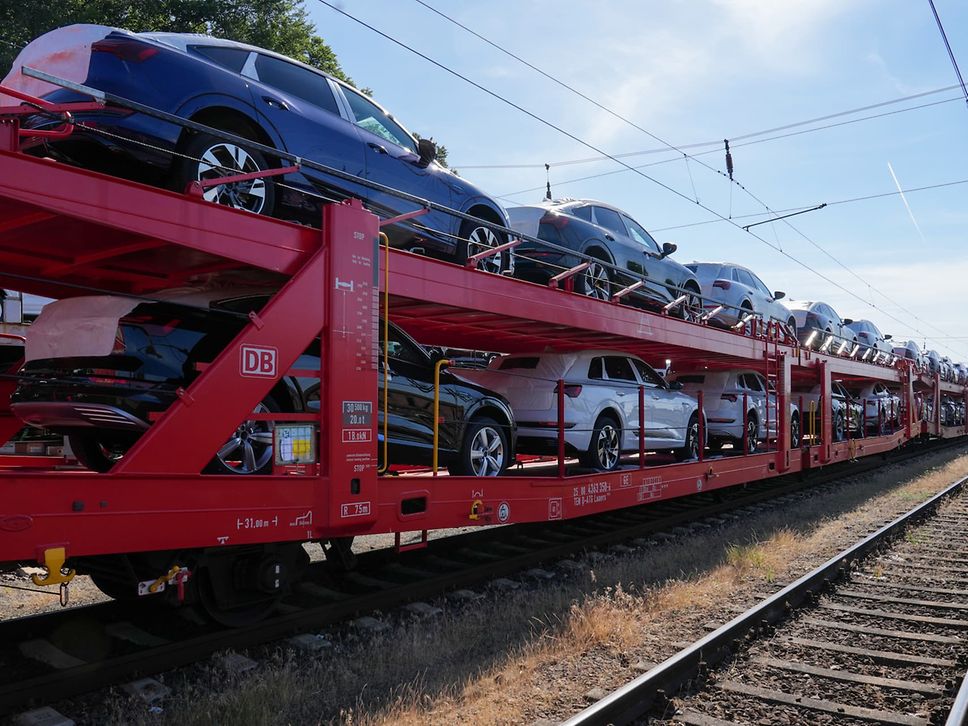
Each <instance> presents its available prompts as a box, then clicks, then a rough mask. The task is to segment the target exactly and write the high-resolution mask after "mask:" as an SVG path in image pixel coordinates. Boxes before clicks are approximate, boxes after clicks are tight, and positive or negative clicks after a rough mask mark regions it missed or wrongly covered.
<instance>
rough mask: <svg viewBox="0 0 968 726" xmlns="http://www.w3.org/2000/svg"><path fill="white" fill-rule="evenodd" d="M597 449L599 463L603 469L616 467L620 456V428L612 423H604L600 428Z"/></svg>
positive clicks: (596, 443)
mask: <svg viewBox="0 0 968 726" xmlns="http://www.w3.org/2000/svg"><path fill="white" fill-rule="evenodd" d="M595 451H596V453H597V455H598V463H599V464H600V465H601V467H602V468H603V469H614V468H615V465H616V464H617V463H618V456H619V446H618V429H616V428H615V426H614V425H612V424H611V423H605V424H603V425H602V427H601V428H600V429H599V430H598V439H597V440H596V441H595Z"/></svg>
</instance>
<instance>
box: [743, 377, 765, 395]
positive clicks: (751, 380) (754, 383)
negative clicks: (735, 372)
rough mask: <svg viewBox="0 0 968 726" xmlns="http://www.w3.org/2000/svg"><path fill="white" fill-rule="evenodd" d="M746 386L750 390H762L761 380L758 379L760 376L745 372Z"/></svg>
mask: <svg viewBox="0 0 968 726" xmlns="http://www.w3.org/2000/svg"><path fill="white" fill-rule="evenodd" d="M746 387H747V388H749V389H750V390H751V391H762V390H763V382H762V381H761V380H760V377H759V376H758V375H756V374H755V373H747V374H746Z"/></svg>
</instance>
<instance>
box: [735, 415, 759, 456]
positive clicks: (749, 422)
mask: <svg viewBox="0 0 968 726" xmlns="http://www.w3.org/2000/svg"><path fill="white" fill-rule="evenodd" d="M759 429H760V424H759V421H757V419H756V416H747V418H746V438H747V439H749V452H748V453H750V454H755V453H756V449H757V447H758V446H759V441H758V440H757V437H756V434H757V433H758V432H759ZM739 450H740V451H742V450H743V442H742V440H740V442H739Z"/></svg>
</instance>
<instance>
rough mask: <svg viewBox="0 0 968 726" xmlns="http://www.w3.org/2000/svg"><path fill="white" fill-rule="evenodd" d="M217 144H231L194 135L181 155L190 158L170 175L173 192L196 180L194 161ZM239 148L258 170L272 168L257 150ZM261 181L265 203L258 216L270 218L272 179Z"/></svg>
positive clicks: (241, 133) (238, 132) (233, 130)
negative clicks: (243, 150)
mask: <svg viewBox="0 0 968 726" xmlns="http://www.w3.org/2000/svg"><path fill="white" fill-rule="evenodd" d="M225 131H226V133H230V134H234V135H236V136H242V137H244V138H248V137H249V136H250V135H251V134H250V133H248V132H247V131H245V130H242V129H239V128H226V129H225ZM218 143H232V142H230V141H226V140H225V139H220V138H218V137H216V136H212V135H211V134H206V133H204V132H199V133H197V134H195V135H194V136H193V137H192V138H191V139H190V140H189V141H188V143H187V144H186V145H185V148H184V149H183V150H182V152H181V153H183V154H184V155H185V156H187V157H190V158H187V159H180V160H179V161H178V163H177V164H176V165H175V169H174V172H173V173H172V188H173V190H174V191H176V192H184V191H185V189H186V188H187V187H188V185H189V184H191V183H192V182H193V181H197V180H198V164H199V162H198V161H196V159H200V158H201V157H202V154H204V153H205V151H206V150H208V149H209V148H210V147H211V146H213V145H215V144H218ZM239 146H243V148H244V149H245V151H246V153H247V154H249V156H251V157H252V159H253V161H255V163H256V164H257V165H258V167H259V168H260V169H263V170H264V169H270V168H272V164H271V163H269V161H268V160H267V159H266V157H265V155H264V154H263V153H262V152H261V151H259V150H257V149H253V148H252V147H249V146H244V145H243V144H239ZM263 181H264V183H265V190H266V194H265V201H264V202H263V205H262V210H261V211H260V212H259V214H261V215H264V216H272V214H273V212H274V211H275V208H276V203H275V200H276V186H275V182H274V180H273V178H272V177H266V178H264V179H263Z"/></svg>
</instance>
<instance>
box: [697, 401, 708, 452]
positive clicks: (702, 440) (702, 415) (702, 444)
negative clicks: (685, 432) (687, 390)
mask: <svg viewBox="0 0 968 726" xmlns="http://www.w3.org/2000/svg"><path fill="white" fill-rule="evenodd" d="M698 398H699V401H698V403H699V447H698V448H699V461H702V460H703V459H704V458H705V453H706V409H705V408H704V407H703V396H702V391H700V392H699V397H698Z"/></svg>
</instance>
